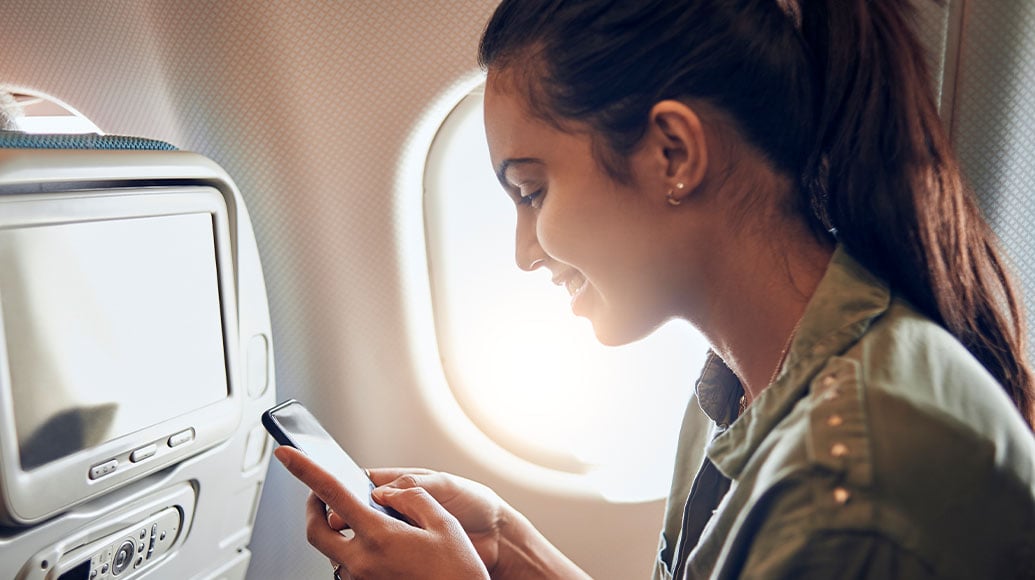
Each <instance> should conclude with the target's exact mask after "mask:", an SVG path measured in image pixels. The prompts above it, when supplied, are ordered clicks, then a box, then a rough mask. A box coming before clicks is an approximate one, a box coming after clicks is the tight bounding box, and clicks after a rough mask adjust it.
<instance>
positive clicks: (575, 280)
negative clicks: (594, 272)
mask: <svg viewBox="0 0 1035 580" xmlns="http://www.w3.org/2000/svg"><path fill="white" fill-rule="evenodd" d="M585 284H586V279H585V278H583V277H582V276H574V277H572V278H569V279H568V280H567V281H566V282H565V283H564V286H565V287H566V288H567V289H568V294H571V295H575V293H576V292H578V291H579V290H580V289H581V288H582V286H584V285H585Z"/></svg>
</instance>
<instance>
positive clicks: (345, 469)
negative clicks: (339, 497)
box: [262, 399, 403, 519]
mask: <svg viewBox="0 0 1035 580" xmlns="http://www.w3.org/2000/svg"><path fill="white" fill-rule="evenodd" d="M262 425H263V426H264V427H266V430H267V431H269V433H270V435H272V436H273V438H274V439H275V440H276V441H277V443H279V444H281V445H287V446H289V447H294V448H295V449H298V450H299V451H301V452H302V453H305V454H306V455H308V456H309V458H310V459H312V460H313V461H314V462H316V464H317V465H319V466H320V467H322V468H323V469H324V471H326V472H327V473H330V474H331V475H333V476H334V477H335V478H336V479H337V480H338V481H340V482H341V484H342V485H343V486H345V489H347V490H349V491H350V492H351V493H352V494H353V495H355V496H356V497H358V498H360V499H361V500H365V501H366V503H368V504H369V505H370V507H372V508H373V509H375V510H377V511H379V512H381V513H384V514H388V515H390V516H392V517H394V518H398V519H403V518H402V516H401V515H399V513H398V512H396V511H395V510H393V509H391V508H386V507H384V506H382V505H379V504H378V503H376V502H375V501H374V500H373V499H372V498H371V497H370V492H371V491H372V490H373V489H374V482H372V481H370V478H369V477H367V474H366V472H365V471H363V469H362V468H361V467H360V466H359V465H357V464H356V462H355V461H353V460H352V458H351V457H349V454H348V453H345V450H344V449H342V448H341V446H340V445H338V442H337V441H335V440H334V438H333V437H331V434H330V433H328V432H327V430H326V429H324V428H323V425H320V422H319V421H317V420H316V417H314V416H313V414H312V413H310V412H309V409H306V408H305V406H304V405H302V403H299V402H298V401H296V400H295V399H288V400H287V401H284V402H283V403H280V404H279V405H277V406H275V407H272V408H270V409H268V410H267V411H266V412H264V413H263V414H262Z"/></svg>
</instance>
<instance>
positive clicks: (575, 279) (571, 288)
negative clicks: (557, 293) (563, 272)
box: [553, 271, 587, 298]
mask: <svg viewBox="0 0 1035 580" xmlns="http://www.w3.org/2000/svg"><path fill="white" fill-rule="evenodd" d="M553 282H554V284H557V285H558V286H564V288H565V289H566V290H567V291H568V294H569V295H571V296H572V297H573V298H574V297H575V296H577V295H578V294H579V293H580V292H582V290H583V289H585V287H586V285H587V281H586V277H585V276H583V275H582V273H581V272H578V271H575V272H573V273H572V274H570V275H568V276H565V277H564V278H555V279H554V281H553Z"/></svg>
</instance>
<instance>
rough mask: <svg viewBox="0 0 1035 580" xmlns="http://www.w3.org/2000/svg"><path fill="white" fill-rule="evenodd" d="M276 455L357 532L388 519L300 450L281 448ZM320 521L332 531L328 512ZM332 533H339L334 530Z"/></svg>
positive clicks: (276, 451) (322, 513)
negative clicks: (328, 524) (328, 521)
mask: <svg viewBox="0 0 1035 580" xmlns="http://www.w3.org/2000/svg"><path fill="white" fill-rule="evenodd" d="M273 454H274V456H276V458H277V459H278V460H279V461H280V462H281V463H282V464H284V467H285V468H287V470H288V471H290V472H291V474H292V475H294V476H295V477H296V478H298V479H299V481H301V482H302V483H304V484H306V485H307V486H309V489H311V490H312V491H313V493H314V494H315V495H316V496H317V497H319V498H320V500H322V501H323V503H325V504H326V505H328V506H330V507H331V509H333V510H334V512H335V514H337V515H338V516H339V517H340V518H341V519H342V521H343V523H346V524H347V526H348V527H350V528H352V529H354V530H356V532H360V530H362V529H365V528H367V527H376V526H377V525H379V522H380V520H379V518H386V517H387V516H384V515H383V514H381V513H379V512H377V511H376V510H373V509H371V508H370V506H369V505H367V504H366V502H364V501H363V500H362V499H361V498H358V497H356V496H355V495H353V494H352V493H350V492H349V491H348V490H347V489H345V487H344V486H343V485H342V484H341V483H340V482H339V481H338V480H336V479H335V478H334V476H332V475H331V474H329V473H327V472H326V471H324V470H323V469H321V468H320V466H319V465H317V464H316V463H314V462H313V461H312V460H311V459H309V458H308V457H306V455H305V454H304V453H301V452H300V451H298V450H297V449H293V448H291V447H286V446H280V447H278V448H277V449H276V450H274V452H273ZM320 519H321V520H322V521H323V525H324V527H327V528H328V530H330V527H329V526H327V516H326V512H325V511H323V510H321V512H320ZM343 527H344V526H343ZM330 531H331V532H332V533H335V534H336V533H337V532H334V530H330Z"/></svg>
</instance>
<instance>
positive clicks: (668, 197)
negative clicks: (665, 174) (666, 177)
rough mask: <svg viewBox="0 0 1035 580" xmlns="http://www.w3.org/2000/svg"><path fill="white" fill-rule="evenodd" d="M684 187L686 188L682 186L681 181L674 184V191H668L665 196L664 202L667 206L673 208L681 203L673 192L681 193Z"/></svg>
mask: <svg viewBox="0 0 1035 580" xmlns="http://www.w3.org/2000/svg"><path fill="white" fill-rule="evenodd" d="M684 187H686V185H685V184H683V182H682V181H680V182H678V183H676V187H675V189H670V190H668V193H666V194H665V201H667V202H668V204H669V205H671V206H673V207H675V206H677V205H679V204H681V203H683V199H682V198H680V197H676V196H675V193H676V192H675V190H676V189H678V190H679V191H680V192H682V191H683V188H684Z"/></svg>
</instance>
